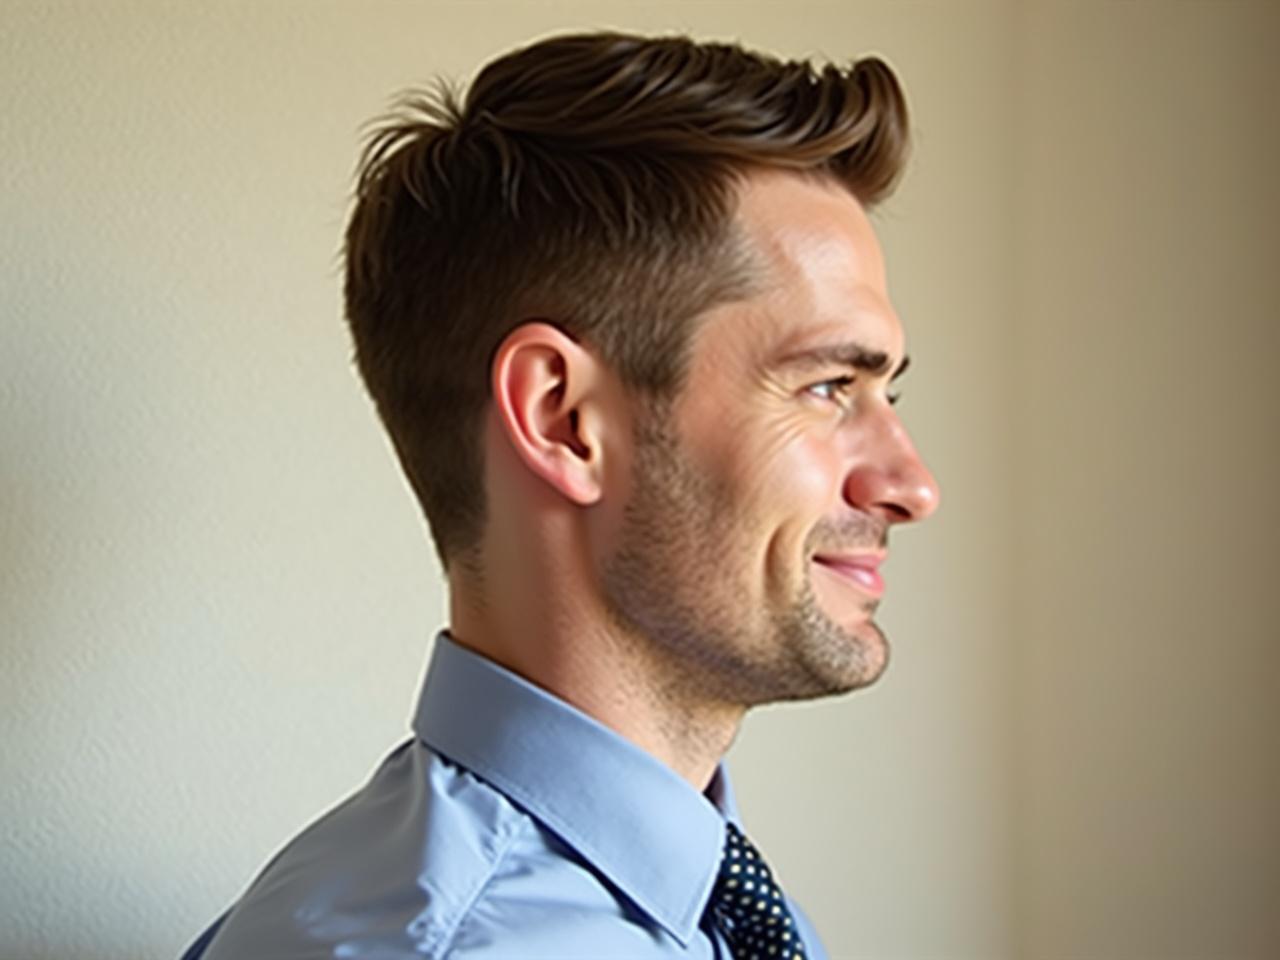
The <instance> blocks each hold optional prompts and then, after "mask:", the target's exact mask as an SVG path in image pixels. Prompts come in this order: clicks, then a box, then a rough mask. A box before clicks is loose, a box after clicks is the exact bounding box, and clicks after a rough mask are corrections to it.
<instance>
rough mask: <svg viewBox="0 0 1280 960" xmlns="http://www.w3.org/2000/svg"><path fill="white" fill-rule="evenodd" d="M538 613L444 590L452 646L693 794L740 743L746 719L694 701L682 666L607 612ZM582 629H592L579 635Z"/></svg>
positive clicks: (732, 707)
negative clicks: (585, 722)
mask: <svg viewBox="0 0 1280 960" xmlns="http://www.w3.org/2000/svg"><path fill="white" fill-rule="evenodd" d="M546 599H547V598H546V597H545V596H543V597H542V598H541V600H542V601H543V603H542V604H541V605H540V607H539V608H538V611H537V613H533V614H531V613H530V612H529V611H527V610H526V611H519V612H518V613H517V612H516V611H514V610H506V611H505V616H504V610H500V609H498V608H497V607H496V606H494V605H490V604H476V603H473V602H469V599H468V597H467V596H466V595H465V593H464V591H463V590H461V589H459V588H458V586H457V584H456V583H455V582H454V581H452V580H451V582H450V626H449V632H450V635H451V636H453V638H454V639H455V640H456V641H457V642H458V643H460V644H462V645H463V646H465V647H467V648H468V649H470V650H474V651H475V652H477V653H479V654H481V655H483V656H485V657H488V658H489V659H490V660H493V661H494V662H496V663H498V664H501V665H502V666H504V667H506V668H507V669H508V670H511V671H512V672H513V673H516V674H518V675H520V676H521V677H523V678H524V679H526V680H528V681H530V682H531V683H534V684H537V685H538V686H540V687H542V688H543V689H545V690H547V691H549V692H550V693H552V694H554V695H555V696H557V697H559V698H560V699H562V700H564V701H565V702H567V703H569V704H571V705H573V706H574V707H576V708H577V709H579V710H581V711H582V712H583V713H585V714H587V715H588V716H590V717H592V718H594V719H595V720H597V721H599V722H600V723H602V724H604V725H605V726H607V727H609V728H610V729H612V730H613V731H614V732H616V733H618V734H619V735H621V736H623V737H625V738H626V739H627V740H629V741H631V742H632V743H634V744H635V745H636V746H638V747H640V748H641V749H642V750H645V751H646V752H648V753H649V754H650V755H652V756H654V757H656V758H657V759H658V760H660V761H662V762H663V763H665V764H666V765H667V766H668V767H670V768H671V769H672V770H674V771H675V772H676V773H677V774H678V775H679V776H681V777H682V778H684V779H685V780H686V781H687V782H688V783H689V784H690V785H691V786H692V787H693V788H694V789H696V790H697V791H698V792H699V793H701V792H703V791H704V790H705V789H706V787H707V785H708V784H709V783H710V782H711V778H712V776H713V775H714V774H715V769H716V766H717V764H719V762H720V760H721V758H722V757H723V756H724V754H725V753H726V752H727V751H728V749H729V747H730V745H731V744H732V743H733V739H734V737H735V736H736V735H737V732H738V728H739V726H740V725H741V723H742V717H743V715H744V714H745V712H746V710H745V708H744V707H742V706H741V705H737V704H728V703H716V702H712V701H708V700H707V699H706V698H705V696H700V695H699V692H698V690H697V687H698V684H696V683H694V682H691V679H690V672H689V669H688V667H687V666H686V665H682V664H678V663H673V662H670V660H669V659H668V658H664V657H663V656H662V655H661V654H659V653H658V652H657V651H655V650H654V645H653V644H650V643H647V642H646V641H645V640H644V638H640V637H633V636H626V635H622V634H621V633H620V632H619V630H618V629H617V628H616V627H613V626H612V625H610V624H607V621H606V618H605V617H604V616H603V611H596V610H588V609H583V607H582V605H581V604H579V605H577V606H576V607H575V608H574V609H559V610H557V609H555V608H554V607H553V606H552V605H549V604H547V603H546V602H545V601H546ZM584 625H588V626H584Z"/></svg>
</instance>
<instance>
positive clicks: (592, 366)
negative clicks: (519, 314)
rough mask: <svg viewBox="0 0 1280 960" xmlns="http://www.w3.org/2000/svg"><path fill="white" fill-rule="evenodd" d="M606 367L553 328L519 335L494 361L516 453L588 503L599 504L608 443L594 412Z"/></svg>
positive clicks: (499, 404) (539, 326) (529, 328)
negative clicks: (603, 369)
mask: <svg viewBox="0 0 1280 960" xmlns="http://www.w3.org/2000/svg"><path fill="white" fill-rule="evenodd" d="M601 372H602V370H601V364H600V362H599V361H598V360H597V359H596V358H595V357H594V356H593V355H592V354H591V352H590V351H588V350H587V349H585V348H584V347H583V346H582V345H580V344H579V343H577V342H576V341H575V340H574V339H573V338H572V337H570V336H569V335H568V334H566V333H564V332H563V331H562V330H559V329H558V328H556V327H554V326H552V325H551V324H548V323H541V322H534V323H526V324H523V325H522V326H520V327H517V328H516V329H515V330H514V331H512V332H511V333H510V334H509V335H508V336H507V338H506V339H505V340H503V342H502V344H501V345H500V346H499V347H498V351H497V353H496V355H495V356H494V360H493V365H492V368H491V376H492V382H491V389H492V392H493V401H494V408H495V412H496V413H497V416H498V420H499V423H500V424H501V426H502V430H503V433H504V435H505V436H506V437H507V440H508V441H509V442H510V443H511V446H512V448H513V449H514V451H515V453H516V455H517V456H518V457H519V458H520V460H521V462H523V463H524V464H525V466H527V467H528V468H529V469H530V470H531V471H532V472H533V473H534V474H536V475H537V476H538V477H540V478H542V479H543V480H544V481H546V482H547V483H548V484H550V485H551V486H552V487H554V488H555V489H556V490H557V491H559V492H560V493H561V494H562V495H563V496H565V497H566V498H568V499H569V500H572V501H573V502H574V503H576V504H578V505H580V506H588V505H590V504H592V503H595V502H596V501H597V500H599V498H600V496H601V493H602V490H603V482H602V471H603V449H604V448H603V444H602V442H601V437H600V436H599V431H598V429H597V428H596V425H597V423H598V421H599V419H600V418H599V417H598V416H596V415H595V411H594V410H593V409H591V408H593V407H594V405H596V404H598V403H599V402H600V400H599V396H598V387H599V382H600V375H601Z"/></svg>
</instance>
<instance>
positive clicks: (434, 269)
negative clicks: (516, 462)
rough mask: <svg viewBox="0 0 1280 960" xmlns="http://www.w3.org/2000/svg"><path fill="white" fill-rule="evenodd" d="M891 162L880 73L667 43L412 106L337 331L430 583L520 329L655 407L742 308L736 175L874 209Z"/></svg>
mask: <svg viewBox="0 0 1280 960" xmlns="http://www.w3.org/2000/svg"><path fill="white" fill-rule="evenodd" d="M907 142H908V134H907V109H906V102H905V98H904V97H903V94H902V90H901V88H900V87H899V85H898V82H897V79H896V78H895V77H894V74H893V72H892V71H891V70H890V69H889V67H888V66H887V65H886V64H885V63H884V62H883V61H881V60H879V59H877V58H875V57H866V58H863V59H860V60H857V61H855V62H853V63H852V64H850V65H849V66H848V67H846V68H839V67H836V66H833V65H826V66H823V67H822V68H821V69H816V68H815V67H813V66H812V65H811V64H810V63H808V62H807V61H787V62H783V61H780V60H777V59H775V58H773V57H770V56H767V55H764V54H760V53H756V52H752V51H748V50H744V49H743V48H742V47H740V46H737V45H731V44H720V43H698V42H695V41H693V40H691V39H689V38H687V37H678V36H671V37H640V36H631V35H626V34H620V33H590V34H577V35H570V36H559V37H552V38H550V39H547V40H543V41H540V42H538V43H534V44H532V45H530V46H527V47H524V48H522V49H519V50H516V51H514V52H512V53H509V54H507V55H505V56H503V57H501V58H499V59H498V60H495V61H494V62H492V63H490V64H489V65H488V66H486V67H485V68H484V70H483V71H482V72H481V73H480V74H479V76H477V77H476V79H475V81H474V82H473V83H472V85H471V87H470V89H469V91H468V92H467V94H466V96H465V99H460V98H459V96H457V95H456V94H454V93H453V92H452V91H451V90H449V89H448V88H447V87H446V86H444V85H441V86H440V87H439V89H438V90H437V91H436V92H434V93H430V94H420V93H419V94H414V95H411V96H409V97H406V98H405V99H404V102H403V105H402V108H401V109H400V110H399V112H398V113H397V114H396V115H395V116H393V117H391V118H390V119H388V120H387V121H385V122H384V123H383V124H382V125H381V126H380V127H378V128H377V129H376V130H375V131H374V133H373V135H372V137H371V138H370V140H369V142H368V144H367V146H366V148H365V151H364V154H363V155H362V158H361V162H360V170H359V176H358V182H357V187H356V198H355V208H354V212H353V213H352V216H351V221H350V224H349V226H348V228H347V235H346V286H345V295H346V314H347V319H348V321H349V323H350V326H351V332H352V337H353V339H354V343H355V360H356V363H357V366H358V367H359V370H360V374H361V376H362V377H363V379H364V382H365V385H366V387H367V388H368V390H369V393H370V395H371V396H372V397H373V400H374V402H375V403H376V405H377V409H378V413H379V415H380V416H381V418H382V421H383V423H384V425H385V426H386V428H387V431H388V433H389V434H390V436H391V439H392V442H393V444H394V446H395V449H396V453H397V455H398V456H399V458H400V462H401V465H402V466H403V468H404V470H405V473H406V475H407V476H408V478H409V482H410V483H411V485H412V486H413V489H414V491H415V492H416V494H417V496H418V499H419V501H420V503H421V505H422V508H423V511H424V512H425V514H426V517H427V523H428V525H429V526H430V529H431V534H432V537H433V538H434V540H435V544H436V551H437V554H438V555H439V557H440V560H441V563H442V564H443V565H444V567H445V570H446V571H447V570H448V569H449V562H450V559H452V558H454V557H456V556H459V555H466V554H467V553H468V552H469V551H471V550H473V549H474V548H475V547H476V546H477V545H478V543H479V540H480V538H481V535H482V533H483V530H484V522H485V514H486V510H485V490H484V479H483V478H484V473H483V466H484V465H483V436H482V431H481V427H482V425H483V415H484V413H485V412H486V408H487V405H488V403H489V368H490V364H491V363H492V359H493V356H494V354H495V352H496V350H497V348H498V346H499V345H500V344H501V342H502V340H503V339H504V338H505V337H506V336H507V335H508V334H509V333H510V332H511V331H512V330H513V329H514V328H515V327H517V326H519V325H520V324H521V323H523V322H525V321H527V320H532V319H543V320H545V321H547V322H551V323H554V324H556V325H557V326H558V327H560V328H561V329H562V330H564V331H565V332H566V333H567V334H569V335H570V336H573V337H574V338H575V339H577V340H579V341H581V342H585V343H587V344H589V345H591V346H592V347H593V348H594V349H596V350H597V351H598V353H599V355H600V356H601V357H602V359H603V360H604V361H605V362H607V363H608V364H610V366H612V367H613V369H615V370H616V371H617V372H618V374H619V377H620V379H621V380H622V382H623V383H624V385H625V386H626V387H627V388H628V389H629V390H630V391H631V392H632V394H633V396H635V397H637V398H640V399H643V400H646V401H648V402H650V403H657V402H661V401H664V400H670V399H671V398H672V397H674V396H675V395H676V394H678V392H679V390H680V389H681V386H682V383H683V375H684V370H685V367H686V365H687V352H688V349H687V348H688V344H689V341H690V338H691V334H692V332H693V329H694V325H693V323H692V322H691V321H692V320H693V319H694V318H696V317H697V316H698V315H699V314H701V313H703V312H705V311H706V310H707V309H709V308H710V307H712V306H714V305H716V304H718V303H722V302H725V301H727V300H729V299H732V298H734V297H738V296H742V295H743V294H744V293H745V292H746V290H747V289H749V284H750V279H751V276H750V273H751V271H750V270H749V268H748V261H749V258H748V257H747V256H746V252H744V251H743V250H742V249H741V245H740V244H739V242H738V241H737V239H736V236H737V234H736V231H735V230H734V228H733V216H734V207H735V205H734V188H735V186H736V183H737V181H738V179H739V178H740V177H741V175H742V174H744V173H745V172H747V171H749V170H751V169H752V168H759V167H773V168H784V169H790V170H796V171H804V172H810V173H814V174H817V175H820V176H827V177H831V178H834V179H836V180H837V181H839V182H840V183H842V184H844V185H845V186H846V187H847V188H848V189H849V190H850V191H851V192H852V193H853V194H854V195H855V196H856V197H857V198H858V199H859V200H860V201H861V202H862V203H863V204H864V205H865V206H867V207H871V206H873V205H874V204H875V203H877V202H878V201H879V200H881V199H883V198H884V197H885V196H887V195H888V193H889V192H890V191H891V190H892V187H893V185H894V183H895V182H896V180H897V178H898V176H899V175H900V173H901V171H902V168H903V166H904V164H905V159H906V153H907Z"/></svg>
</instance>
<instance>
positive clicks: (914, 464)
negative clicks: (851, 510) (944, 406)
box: [844, 412, 939, 524]
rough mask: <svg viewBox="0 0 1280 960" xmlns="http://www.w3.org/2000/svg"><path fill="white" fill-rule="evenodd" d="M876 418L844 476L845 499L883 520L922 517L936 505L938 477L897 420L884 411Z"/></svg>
mask: <svg viewBox="0 0 1280 960" xmlns="http://www.w3.org/2000/svg"><path fill="white" fill-rule="evenodd" d="M877 421H878V422H877V425H876V427H875V432H874V434H873V435H872V436H871V437H870V438H869V439H868V443H867V444H865V445H864V446H863V447H862V449H861V450H860V451H859V456H858V459H857V462H855V463H854V464H853V466H852V467H851V468H850V470H849V473H848V475H847V476H846V478H845V486H844V496H845V499H846V500H847V501H848V502H849V503H850V504H851V505H852V506H854V507H856V508H857V509H859V510H862V511H864V512H866V513H870V514H874V515H875V516H877V517H879V518H880V519H882V520H884V521H885V523H889V524H892V523H912V522H914V521H918V520H923V519H925V518H926V517H928V516H929V515H930V514H932V513H933V512H934V511H935V510H937V509H938V498H939V490H938V481H937V480H935V479H934V477H933V474H932V473H930V472H929V468H928V467H926V466H925V465H924V461H922V460H921V459H920V455H919V454H918V453H917V452H916V448H915V445H914V444H913V443H912V442H911V437H910V436H909V435H908V434H907V430H906V428H905V427H904V426H903V425H902V421H901V420H899V419H898V418H897V417H896V416H894V415H893V414H892V413H888V412H886V413H885V415H884V416H883V417H878V418H877Z"/></svg>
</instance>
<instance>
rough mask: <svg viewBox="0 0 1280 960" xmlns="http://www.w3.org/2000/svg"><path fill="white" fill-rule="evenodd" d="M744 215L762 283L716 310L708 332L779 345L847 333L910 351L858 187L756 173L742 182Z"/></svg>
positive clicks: (745, 342) (749, 343) (743, 229)
mask: <svg viewBox="0 0 1280 960" xmlns="http://www.w3.org/2000/svg"><path fill="white" fill-rule="evenodd" d="M735 222H736V226H737V228H738V231H739V234H740V236H741V238H742V240H743V241H744V242H745V244H746V247H747V249H748V250H749V251H750V254H751V256H752V259H753V261H754V264H753V266H754V269H755V273H756V280H757V283H756V292H755V295H754V296H752V298H751V299H750V300H749V301H747V302H745V303H739V304H736V305H726V307H725V308H724V309H721V310H716V311H713V314H712V315H711V316H709V317H707V318H706V319H707V328H709V329H704V333H706V334H707V335H708V337H710V338H711V339H713V340H721V339H722V338H728V339H730V340H732V341H734V342H736V343H737V344H739V345H740V346H742V347H744V348H751V347H754V348H755V349H756V350H772V349H776V348H779V347H785V346H788V345H791V344H793V343H802V342H804V341H806V340H809V339H812V338H815V337H816V338H824V337H826V338H836V339H839V338H840V337H842V336H847V337H851V338H856V339H858V340H859V341H862V342H865V343H866V345H867V346H868V347H870V348H874V349H876V350H880V351H885V352H888V353H889V354H891V355H892V356H895V357H896V356H900V355H901V353H902V342H901V341H902V333H901V329H900V326H899V324H898V320H897V317H896V315H895V313H894V311H893V307H892V305H891V304H890V303H889V297H888V291H887V289H886V279H885V265H884V255H883V253H882V252H881V249H880V243H879V241H878V240H877V238H876V235H875V231H874V230H873V229H872V226H871V222H870V220H868V218H867V215H866V213H865V211H864V210H863V208H862V205H861V204H860V203H859V202H858V200H857V199H856V198H855V197H854V196H853V195H852V194H850V193H849V192H848V191H847V190H845V189H844V188H843V187H841V186H839V185H838V184H835V183H831V182H827V181H823V180H818V179H814V178H810V177H803V176H798V175H796V174H793V173H781V172H772V171H770V172H765V173H756V174H752V175H751V176H750V177H748V178H747V179H746V180H745V181H744V183H743V185H742V188H741V191H740V194H739V205H738V209H737V217H736V221H735Z"/></svg>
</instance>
